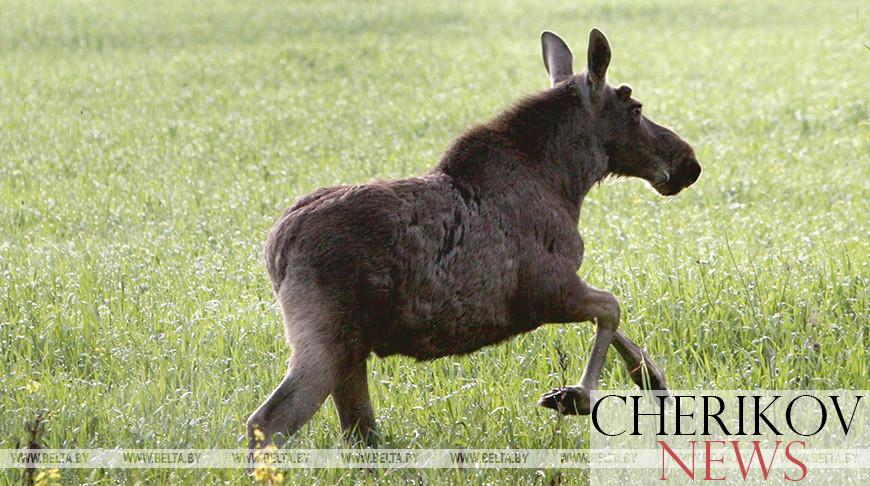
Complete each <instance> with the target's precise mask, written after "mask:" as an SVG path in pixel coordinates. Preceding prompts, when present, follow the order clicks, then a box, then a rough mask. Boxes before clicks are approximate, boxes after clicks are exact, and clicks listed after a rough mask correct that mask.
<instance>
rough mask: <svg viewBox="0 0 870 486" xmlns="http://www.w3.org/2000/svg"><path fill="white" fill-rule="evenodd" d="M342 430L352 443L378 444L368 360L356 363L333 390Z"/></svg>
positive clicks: (371, 445) (372, 445)
mask: <svg viewBox="0 0 870 486" xmlns="http://www.w3.org/2000/svg"><path fill="white" fill-rule="evenodd" d="M332 399H333V401H334V402H335V408H336V410H337V411H338V419H339V421H340V422H341V430H342V432H344V436H345V439H346V440H347V441H348V442H350V443H351V444H358V443H362V444H364V445H366V446H370V447H375V446H377V432H376V425H375V416H374V412H373V411H372V404H371V399H370V398H369V387H368V374H367V370H366V362H365V361H363V362H361V363H359V364H358V365H356V367H355V368H354V369H353V371H351V372H350V373H349V374H348V375H347V377H345V378H344V381H342V382H341V383H339V384H338V385H337V386H336V387H335V390H333V392H332Z"/></svg>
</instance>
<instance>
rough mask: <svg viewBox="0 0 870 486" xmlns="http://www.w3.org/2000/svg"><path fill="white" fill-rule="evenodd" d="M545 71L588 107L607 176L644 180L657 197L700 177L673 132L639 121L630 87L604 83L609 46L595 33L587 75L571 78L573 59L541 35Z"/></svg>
mask: <svg viewBox="0 0 870 486" xmlns="http://www.w3.org/2000/svg"><path fill="white" fill-rule="evenodd" d="M541 45H542V48H543V54H544V65H545V66H546V67H547V72H548V73H549V75H550V80H551V82H552V84H553V86H556V85H560V84H562V83H565V84H568V85H570V86H571V87H572V88H573V89H574V90H575V91H576V94H577V97H576V99H577V100H578V102H579V103H582V104H583V105H584V106H586V107H588V111H589V112H590V113H589V115H590V116H591V118H592V120H593V130H594V132H595V136H596V137H597V138H598V140H599V141H600V142H601V145H602V146H603V148H604V151H605V153H606V154H607V157H608V167H607V170H608V172H609V173H611V174H615V175H624V176H633V177H639V178H641V179H644V180H646V181H648V182H649V183H650V185H652V187H653V188H655V190H656V191H658V192H659V193H660V194H662V195H665V196H673V195H675V194H677V193H678V192H680V191H681V190H683V189H684V188H686V187H688V186H690V185H692V184H693V183H694V182H695V181H696V180H698V176H700V175H701V166H700V165H699V164H698V161H697V160H696V159H695V153H694V151H693V150H692V147H690V146H689V144H688V143H686V142H685V141H684V140H683V139H681V138H680V137H679V136H678V135H677V134H676V133H674V132H673V131H671V130H669V129H667V128H665V127H663V126H661V125H658V124H656V123H654V122H653V121H651V120H650V119H649V118H647V117H646V116H644V114H643V110H642V105H641V103H640V102H639V101H637V100H636V99H634V98H633V97H632V91H631V87H629V86H628V85H621V86H619V87H613V86H611V85H610V84H608V83H607V79H606V75H607V67H608V66H609V65H610V45H609V43H608V42H607V38H606V37H604V34H602V33H601V32H600V31H599V30H598V29H592V31H591V32H590V33H589V48H588V51H587V61H586V69H585V70H584V71H583V72H581V73H580V74H576V75H575V74H574V67H573V55H572V54H571V50H570V49H569V48H568V46H567V45H566V44H565V42H564V41H563V40H562V39H561V38H559V36H557V35H556V34H553V33H552V32H544V33H543V34H541Z"/></svg>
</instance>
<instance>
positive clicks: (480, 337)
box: [374, 323, 537, 360]
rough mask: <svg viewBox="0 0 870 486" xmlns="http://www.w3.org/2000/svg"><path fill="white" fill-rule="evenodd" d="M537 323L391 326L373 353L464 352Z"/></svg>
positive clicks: (421, 356) (421, 355) (430, 355)
mask: <svg viewBox="0 0 870 486" xmlns="http://www.w3.org/2000/svg"><path fill="white" fill-rule="evenodd" d="M535 327H537V325H511V324H492V323H490V324H480V323H474V324H458V323H457V324H438V325H416V326H411V327H404V326H403V327H401V328H399V329H394V330H393V331H392V332H391V333H390V334H389V335H388V336H385V339H383V340H382V341H381V342H380V343H378V345H376V346H375V347H374V352H375V354H377V355H378V356H389V355H392V354H401V355H405V356H410V357H412V358H416V359H418V360H430V359H435V358H440V357H443V356H449V355H462V354H468V353H471V352H474V351H477V350H478V349H480V348H482V347H484V346H488V345H490V344H496V343H499V342H501V341H504V340H506V339H508V338H511V337H513V336H516V335H518V334H521V333H524V332H527V331H530V330H532V329H534V328H535Z"/></svg>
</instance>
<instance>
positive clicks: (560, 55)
mask: <svg viewBox="0 0 870 486" xmlns="http://www.w3.org/2000/svg"><path fill="white" fill-rule="evenodd" d="M541 49H542V51H543V54H544V66H546V68H547V73H549V74H550V82H551V83H552V84H553V86H555V85H556V83H558V82H560V81H564V80H566V79H568V78H570V77H571V75H573V74H574V56H573V55H572V54H571V49H568V46H567V45H566V44H565V41H563V40H562V39H560V38H559V36H558V35H556V34H554V33H552V32H550V31H548V30H545V31H544V32H543V33H542V34H541Z"/></svg>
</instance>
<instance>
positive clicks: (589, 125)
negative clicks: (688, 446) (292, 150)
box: [249, 34, 700, 442]
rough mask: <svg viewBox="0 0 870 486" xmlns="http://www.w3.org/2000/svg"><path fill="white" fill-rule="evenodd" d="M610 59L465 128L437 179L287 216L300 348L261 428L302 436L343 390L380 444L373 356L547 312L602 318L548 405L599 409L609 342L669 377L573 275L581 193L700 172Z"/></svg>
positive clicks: (290, 287) (286, 295) (463, 347)
mask: <svg viewBox="0 0 870 486" xmlns="http://www.w3.org/2000/svg"><path fill="white" fill-rule="evenodd" d="M556 39H557V38H556ZM601 39H603V36H601ZM559 41H560V40H559ZM544 42H545V45H544V48H545V60H547V61H548V64H547V65H548V68H551V67H552V66H553V65H554V64H557V63H562V65H561V66H560V67H561V71H560V73H561V74H560V76H563V77H564V72H565V71H566V70H567V72H568V73H570V72H571V71H570V65H568V66H565V64H564V63H565V62H566V61H565V59H566V58H567V59H568V62H570V51H569V52H568V53H567V54H566V53H565V52H564V49H567V47H564V49H562V47H561V46H559V45H558V44H552V45H550V46H548V45H547V42H548V40H547V38H546V34H545V41H544ZM551 42H555V41H551ZM592 42H599V43H600V42H601V41H600V40H598V39H597V38H593V39H592ZM603 42H604V45H603V46H602V45H598V49H599V51H596V52H595V53H594V55H599V54H600V52H601V51H600V49H603V48H606V49H607V51H606V54H607V62H608V63H609V46H606V40H603ZM548 48H549V55H550V57H549V58H547V57H546V56H547V55H548ZM560 56H561V57H560ZM590 56H593V53H591V49H590ZM591 62H594V59H592V57H590V63H591ZM605 70H606V65H605V66H604V67H603V69H601V66H597V67H596V69H595V70H588V71H589V74H587V73H583V74H580V75H576V76H574V75H571V76H569V77H567V78H566V79H556V78H555V77H554V78H553V82H554V86H553V87H552V88H550V89H547V90H545V91H542V92H540V93H538V94H536V95H533V96H530V97H528V98H526V99H524V100H522V101H521V102H519V103H518V104H517V105H515V106H514V107H512V108H511V109H509V110H507V111H505V112H504V113H502V114H500V115H498V116H497V117H496V118H494V119H493V120H491V121H489V122H487V123H484V124H481V125H479V126H477V127H474V128H472V129H470V130H469V131H467V132H466V133H465V134H464V135H462V136H461V137H459V138H458V139H457V140H456V142H455V143H454V144H453V145H452V146H451V147H450V148H449V149H448V150H447V151H446V152H445V154H444V155H443V157H442V158H441V160H440V162H439V163H438V165H437V166H436V167H435V168H433V169H432V170H431V171H430V172H429V173H428V174H426V175H423V176H421V177H415V178H410V179H402V180H394V181H381V182H374V183H370V184H363V185H355V186H340V187H331V188H325V189H319V190H317V191H315V192H314V193H313V194H311V195H309V196H306V197H304V198H303V199H301V200H300V201H299V202H297V203H296V204H295V205H294V206H293V207H291V208H290V209H288V210H287V211H286V212H285V213H284V215H283V216H282V217H281V218H280V219H279V221H278V222H277V223H276V225H275V227H274V228H273V229H272V231H271V233H270V234H269V237H268V240H267V243H266V249H265V256H266V266H267V269H268V272H269V277H270V279H271V281H272V285H273V287H274V289H275V292H276V294H277V296H278V299H279V301H280V303H281V306H282V311H283V314H284V319H285V326H286V335H287V339H288V341H289V343H290V344H291V345H292V346H293V348H294V353H293V359H292V360H291V361H292V362H291V369H290V371H289V372H288V376H287V377H286V378H285V380H284V382H282V384H281V385H279V387H278V388H277V389H276V391H275V392H273V395H272V396H270V398H269V399H268V400H267V401H266V402H265V403H264V404H263V406H261V407H260V409H259V410H258V411H257V412H255V413H254V414H253V415H252V417H251V419H250V420H249V432H251V433H253V432H252V431H253V429H254V428H260V429H262V430H263V431H264V432H265V433H267V435H268V436H269V437H270V438H271V435H272V434H273V433H275V432H288V433H292V432H293V431H295V430H296V429H298V427H299V426H301V425H302V424H303V423H304V422H305V421H307V420H308V418H310V416H311V414H313V413H314V411H315V410H316V409H317V408H318V407H319V406H320V404H321V403H322V401H323V400H324V399H325V397H326V396H327V395H328V394H330V393H332V394H333V396H334V398H335V399H336V405H337V407H338V410H339V415H340V418H341V422H342V427H343V428H344V429H345V430H346V431H347V432H349V433H350V432H351V431H352V430H356V431H357V432H362V434H361V435H362V436H363V437H364V438H366V439H367V440H369V441H370V442H371V433H372V432H373V431H374V418H373V415H372V411H371V405H370V403H369V400H368V391H367V388H366V382H365V361H366V358H367V356H368V355H369V354H370V353H371V352H374V353H376V354H378V355H379V356H389V355H391V354H403V355H407V356H412V357H415V358H417V359H421V360H426V359H434V358H438V357H441V356H445V355H450V354H464V353H470V352H472V351H475V350H477V349H479V348H481V347H483V346H487V345H490V344H494V343H498V342H500V341H503V340H505V339H508V338H510V337H511V336H515V335H517V334H520V333H523V332H527V331H530V330H533V329H535V328H536V327H538V326H540V325H541V324H544V323H557V322H577V321H586V320H590V321H593V322H596V323H597V324H598V326H599V334H598V335H597V337H596V345H595V347H594V349H593V356H592V358H591V359H590V365H589V367H587V373H584V379H583V380H581V387H572V389H570V390H568V389H563V390H561V391H557V392H553V393H555V394H556V395H552V394H551V395H548V397H549V398H548V397H545V402H546V400H550V402H548V403H544V404H545V405H547V406H552V407H553V408H558V409H559V410H561V411H563V413H572V412H580V413H582V412H583V411H584V410H585V409H586V408H588V404H589V402H590V400H591V398H590V397H589V396H586V395H588V392H589V391H591V390H594V388H595V386H596V385H597V380H598V374H599V373H600V368H601V363H602V362H603V359H604V353H605V352H606V349H607V346H609V345H610V344H611V342H612V343H613V344H614V345H615V346H617V349H618V350H619V351H620V354H621V355H622V356H623V358H624V359H626V361H627V363H628V364H630V365H631V366H634V365H636V364H637V363H639V362H647V363H648V366H650V371H651V372H652V373H653V375H654V379H655V380H657V381H656V382H655V383H653V386H655V387H660V388H664V387H665V384H664V375H663V374H662V373H661V372H660V370H658V369H657V368H655V366H654V364H653V363H652V362H651V360H649V357H648V356H647V355H646V354H645V353H643V351H642V350H640V349H639V348H638V347H637V346H636V345H634V343H631V341H629V340H628V339H627V338H625V336H624V335H622V334H621V333H619V332H617V327H618V324H619V306H618V304H617V302H616V299H615V298H614V297H613V296H612V295H611V294H609V293H607V292H603V291H599V290H597V289H594V288H592V287H590V286H588V285H586V284H585V283H584V282H583V281H581V280H580V279H579V278H577V274H576V272H577V269H578V268H579V266H580V263H581V260H582V258H583V240H582V239H581V237H580V234H579V232H578V231H577V226H578V222H579V216H580V209H581V205H582V201H583V198H584V196H585V195H586V194H587V192H588V191H589V189H590V188H591V187H592V186H593V185H594V184H596V183H597V182H599V181H601V180H602V178H604V177H606V176H607V175H609V174H613V173H616V174H623V175H636V176H639V177H643V178H646V179H647V180H649V181H650V183H651V184H653V186H654V187H655V188H656V189H657V190H659V191H660V192H662V193H663V194H674V193H676V192H678V191H679V190H680V189H682V187H685V186H686V185H689V184H691V183H692V182H694V179H696V178H697V173H699V172H700V168H699V167H698V168H697V170H696V169H695V167H696V166H697V162H695V160H694V155H693V153H692V150H691V148H690V147H689V146H688V144H686V143H685V142H683V141H682V140H680V139H679V137H677V136H676V135H675V134H673V133H672V132H670V131H669V130H667V129H665V128H662V127H659V126H658V125H655V124H653V123H652V122H650V121H649V120H646V119H645V118H643V121H637V119H635V121H632V119H631V117H632V116H634V115H636V114H637V113H636V112H635V111H633V106H634V104H636V102H635V101H634V100H632V99H630V93H629V96H628V97H626V96H625V88H620V89H614V88H612V87H610V86H609V85H606V83H604V82H603V74H601V73H603V72H604V71H605ZM552 72H553V70H551V73H552ZM596 73H597V74H596ZM596 76H597V78H596ZM587 375H588V376H587ZM633 378H634V376H633ZM636 381H637V380H636ZM647 386H649V383H647ZM583 393H586V395H584V396H582V397H581V396H580V395H581V394H583ZM572 394H573V395H572ZM574 395H576V396H574ZM554 396H556V398H553V397H554ZM566 397H567V398H570V400H567V398H566ZM566 400H567V401H566ZM355 426H356V427H357V428H356V429H354V427H355Z"/></svg>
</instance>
